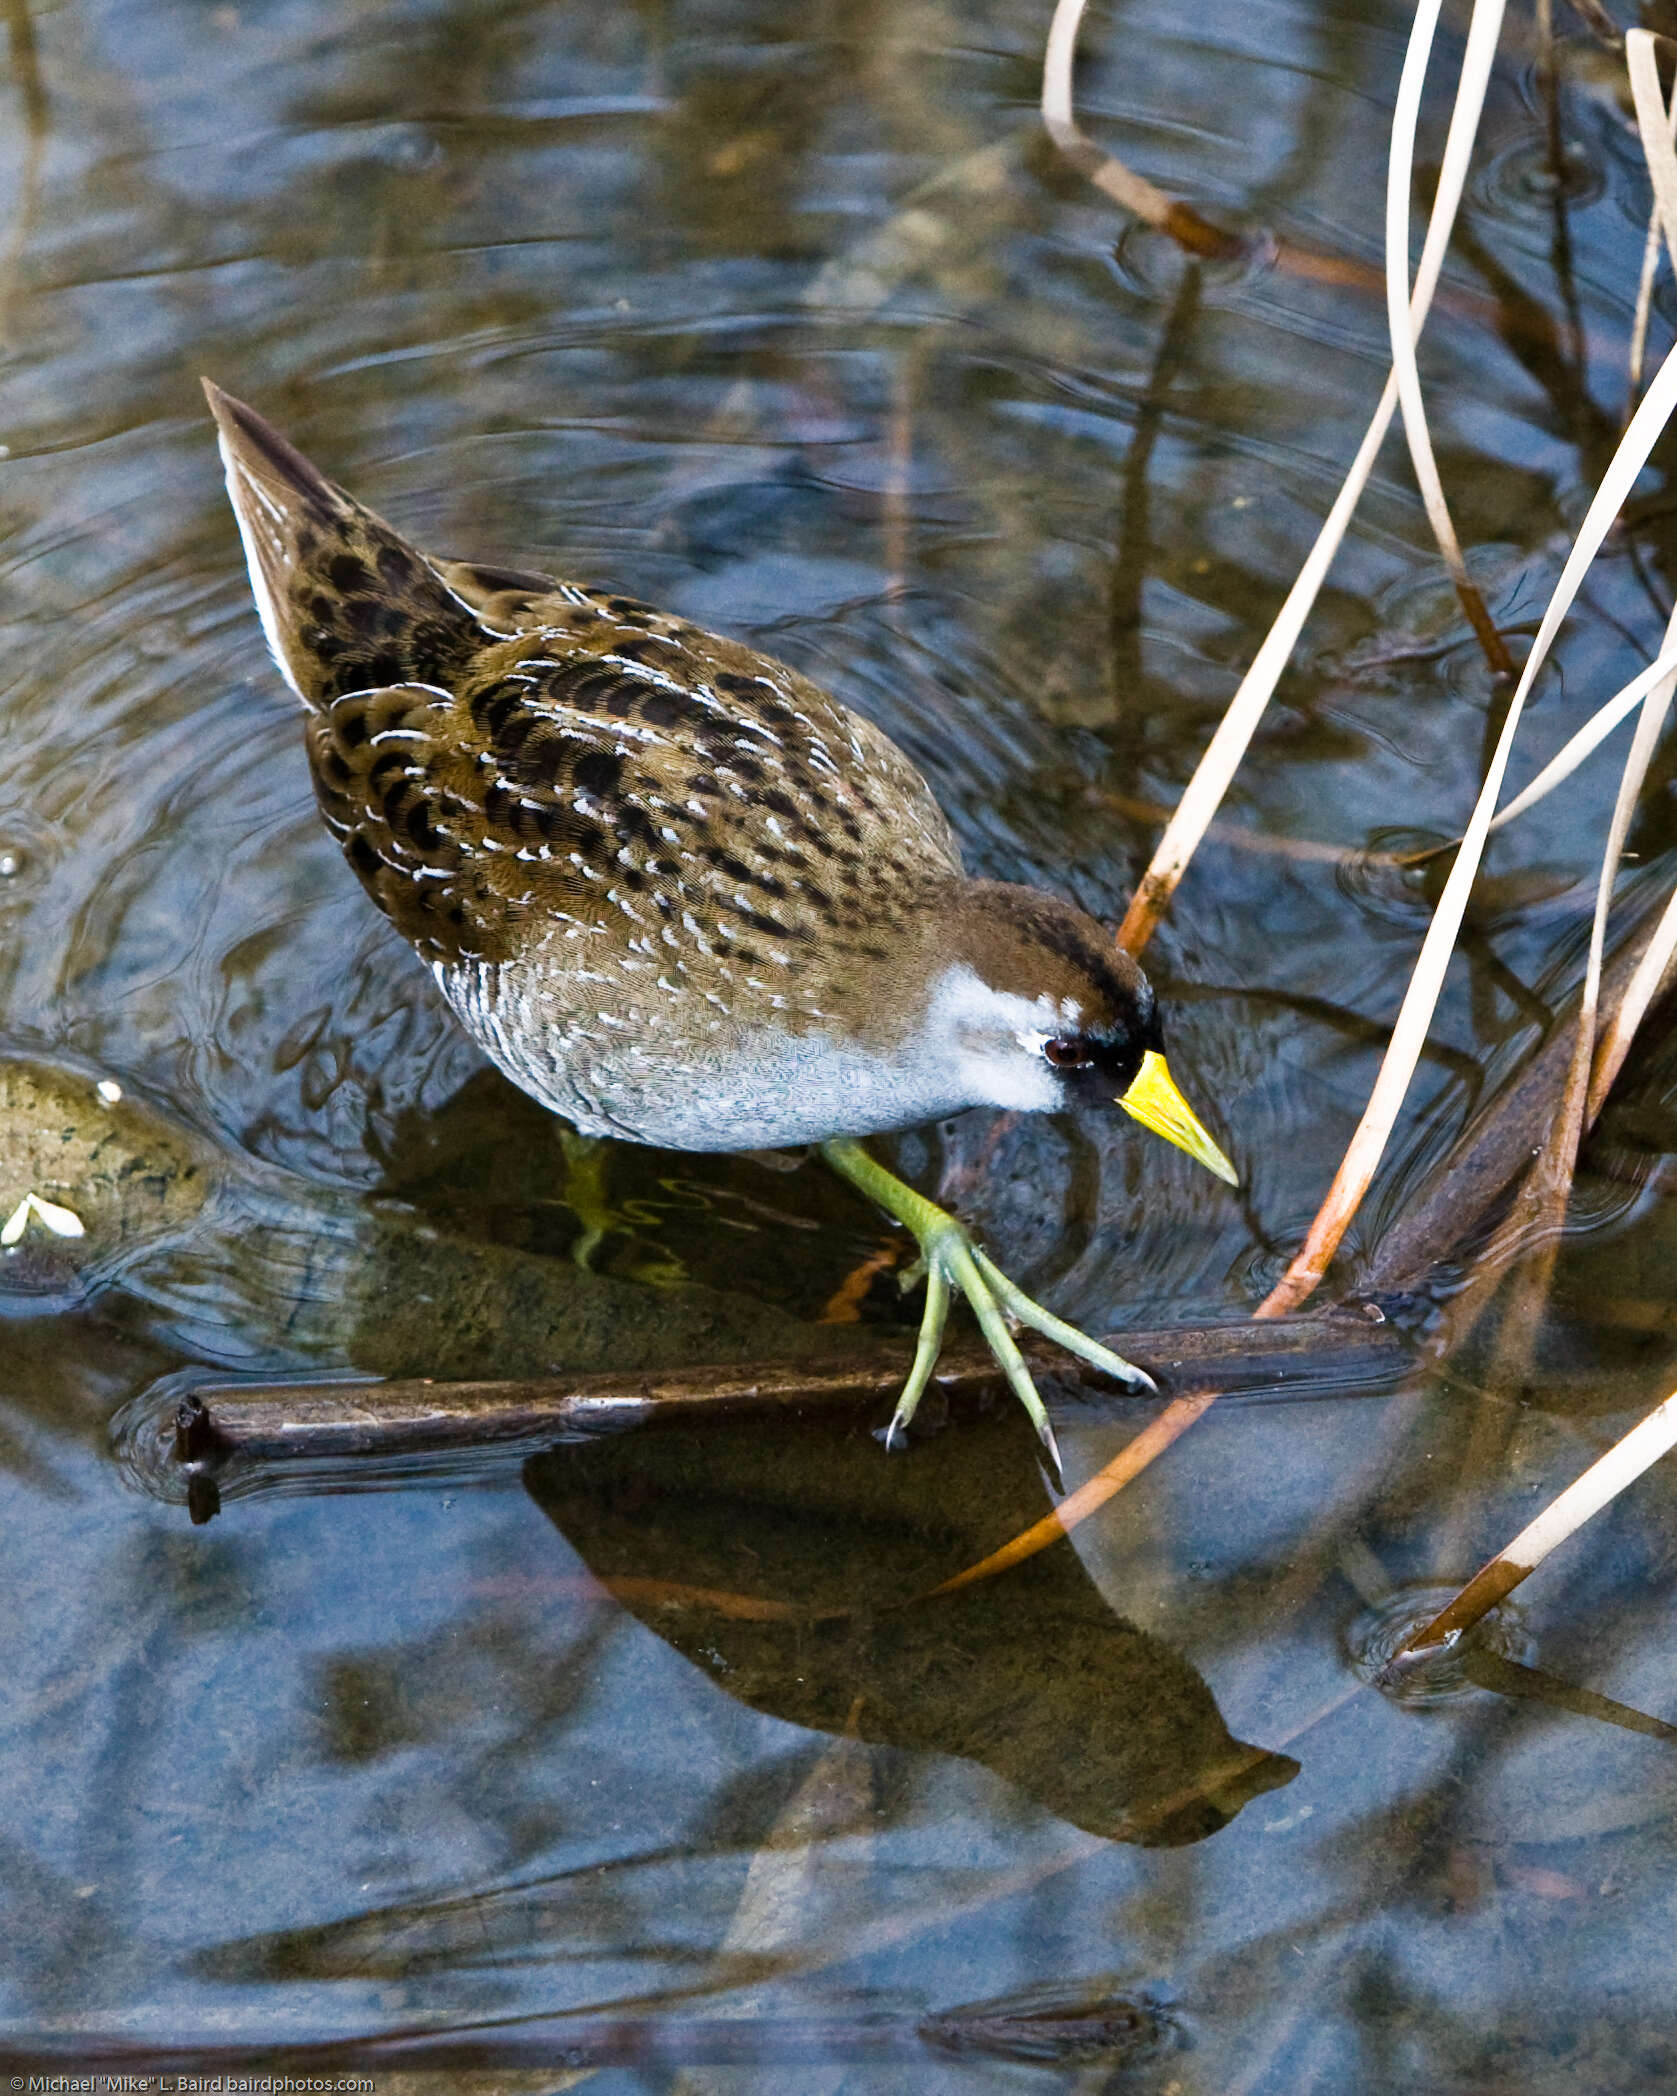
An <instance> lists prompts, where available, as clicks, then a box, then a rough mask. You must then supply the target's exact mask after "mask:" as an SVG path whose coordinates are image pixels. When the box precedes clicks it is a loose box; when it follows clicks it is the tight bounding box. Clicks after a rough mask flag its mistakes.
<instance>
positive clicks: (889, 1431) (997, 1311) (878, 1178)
mask: <svg viewBox="0 0 1677 2096" xmlns="http://www.w3.org/2000/svg"><path fill="white" fill-rule="evenodd" d="M821 1148H822V1152H823V1154H824V1155H825V1157H826V1159H827V1161H828V1163H829V1164H831V1165H832V1166H833V1168H834V1169H835V1170H836V1171H838V1172H842V1173H843V1175H844V1176H845V1178H847V1179H849V1180H850V1181H852V1182H853V1184H855V1185H856V1186H859V1187H860V1188H861V1190H862V1191H863V1193H865V1194H867V1195H868V1196H869V1197H870V1199H872V1200H874V1201H877V1202H878V1203H879V1205H880V1207H881V1208H883V1209H884V1210H885V1212H886V1214H887V1215H892V1216H895V1217H896V1219H897V1220H898V1222H900V1223H903V1224H905V1225H906V1226H907V1227H908V1228H909V1229H910V1230H912V1231H913V1233H914V1235H915V1238H916V1240H917V1241H918V1243H919V1246H920V1262H919V1264H920V1265H921V1267H922V1268H923V1269H924V1272H925V1276H926V1307H925V1310H924V1312H923V1313H922V1315H921V1319H920V1337H919V1340H918V1342H917V1344H916V1346H915V1349H914V1365H913V1366H912V1367H911V1368H910V1370H909V1372H908V1380H907V1381H906V1382H905V1383H904V1384H903V1389H902V1395H901V1396H900V1397H899V1398H898V1400H897V1409H896V1411H895V1412H893V1413H892V1415H891V1424H890V1425H889V1426H888V1427H887V1428H886V1429H885V1446H886V1447H887V1448H888V1449H894V1448H896V1447H898V1446H899V1445H900V1444H901V1442H902V1441H903V1440H904V1439H905V1438H906V1433H907V1428H908V1424H909V1422H910V1420H912V1419H913V1417H914V1413H915V1408H916V1406H918V1404H919V1402H920V1399H921V1396H922V1394H923V1393H924V1391H925V1388H926V1385H927V1384H928V1383H929V1382H930V1381H931V1377H932V1370H933V1369H934V1368H935V1367H936V1365H937V1357H938V1352H939V1349H940V1348H941V1347H942V1345H943V1329H944V1326H945V1324H946V1323H947V1321H948V1317H949V1297H950V1291H951V1289H957V1288H958V1289H959V1290H960V1292H961V1293H962V1295H964V1296H965V1297H966V1299H967V1301H968V1302H969V1303H970V1304H971V1305H972V1310H973V1315H974V1316H975V1317H976V1318H977V1319H978V1325H979V1329H980V1331H982V1332H983V1334H984V1337H985V1338H986V1340H988V1341H989V1345H990V1351H991V1352H992V1353H993V1354H994V1355H995V1357H996V1360H997V1363H998V1365H999V1366H1000V1368H1001V1371H1002V1373H1003V1374H1004V1375H1005V1376H1006V1378H1007V1381H1008V1386H1009V1388H1010V1389H1011V1390H1012V1392H1013V1394H1014V1396H1015V1397H1017V1398H1018V1400H1019V1402H1020V1403H1021V1404H1022V1405H1023V1406H1024V1408H1025V1411H1026V1413H1027V1414H1028V1416H1029V1418H1030V1421H1031V1424H1032V1425H1033V1426H1034V1427H1035V1428H1036V1431H1037V1437H1038V1439H1039V1440H1040V1441H1041V1443H1042V1446H1043V1449H1044V1451H1045V1452H1046V1454H1047V1457H1048V1460H1049V1462H1050V1463H1051V1464H1052V1465H1053V1467H1054V1474H1055V1476H1056V1478H1058V1477H1059V1476H1060V1474H1061V1473H1060V1451H1059V1447H1058V1445H1057V1444H1056V1442H1055V1439H1054V1429H1053V1427H1052V1425H1051V1424H1050V1423H1049V1418H1048V1413H1047V1410H1046V1408H1045V1407H1044V1405H1043V1402H1042V1399H1041V1397H1040V1396H1038V1394H1037V1387H1036V1384H1035V1383H1034V1382H1033V1381H1032V1380H1031V1372H1030V1370H1029V1368H1027V1367H1026V1365H1025V1358H1024V1356H1023V1355H1022V1354H1021V1353H1020V1351H1019V1347H1018V1344H1017V1342H1016V1341H1015V1339H1014V1337H1013V1333H1012V1332H1011V1330H1010V1329H1009V1326H1010V1324H1013V1323H1017V1324H1021V1325H1029V1326H1030V1327H1031V1328H1032V1329H1033V1330H1035V1331H1038V1332H1041V1333H1042V1334H1043V1335H1044V1336H1045V1337H1046V1338H1049V1339H1052V1340H1054V1341H1055V1342H1056V1344H1058V1345H1060V1346H1063V1347H1064V1348H1065V1349H1066V1350H1067V1352H1068V1353H1073V1354H1076V1355H1078V1356H1079V1358H1080V1359H1082V1360H1085V1361H1088V1362H1090V1363H1092V1364H1093V1366H1094V1367H1096V1368H1099V1369H1101V1370H1102V1371H1103V1372H1104V1373H1105V1374H1107V1375H1110V1376H1115V1377H1117V1379H1118V1380H1119V1381H1120V1382H1124V1383H1128V1384H1130V1385H1131V1387H1132V1388H1136V1389H1142V1390H1152V1389H1154V1388H1155V1385H1154V1382H1153V1378H1152V1377H1151V1376H1150V1375H1148V1374H1146V1373H1145V1371H1143V1370H1142V1369H1139V1368H1137V1367H1136V1366H1135V1365H1134V1364H1133V1363H1132V1362H1129V1361H1126V1360H1124V1359H1123V1357H1122V1356H1121V1355H1118V1354H1115V1353H1113V1352H1112V1350H1111V1348H1110V1347H1104V1346H1102V1345H1101V1343H1100V1342H1099V1340H1096V1339H1091V1338H1090V1337H1089V1336H1088V1334H1087V1333H1086V1332H1080V1331H1079V1330H1078V1329H1077V1327H1076V1326H1075V1325H1068V1324H1067V1323H1066V1321H1065V1319H1064V1318H1060V1317H1056V1316H1055V1315H1054V1313H1053V1312H1052V1311H1051V1310H1045V1309H1044V1308H1043V1307H1042V1305H1041V1304H1040V1303H1038V1302H1034V1301H1033V1300H1032V1298H1031V1297H1030V1296H1028V1295H1027V1294H1026V1293H1025V1291H1024V1290H1023V1289H1022V1288H1021V1287H1019V1286H1018V1284H1017V1283H1016V1282H1013V1281H1010V1280H1009V1279H1008V1277H1007V1276H1006V1274H1004V1273H1003V1272H1002V1270H1001V1269H1000V1267H998V1266H997V1265H996V1264H995V1262H994V1261H993V1260H991V1259H989V1258H987V1257H986V1256H985V1255H984V1253H983V1252H981V1251H980V1250H979V1249H978V1247H977V1246H976V1245H975V1244H974V1243H973V1241H972V1239H971V1237H970V1236H969V1235H968V1234H967V1232H966V1231H965V1230H964V1229H963V1228H962V1227H961V1225H960V1224H959V1223H958V1222H957V1221H956V1220H955V1218H954V1217H953V1216H952V1215H949V1214H948V1213H946V1211H945V1210H943V1209H941V1208H939V1207H937V1206H935V1205H934V1204H933V1203H932V1202H930V1201H928V1200H927V1199H926V1198H925V1196H924V1195H923V1194H917V1193H916V1192H915V1191H914V1189H913V1187H911V1186H905V1185H904V1184H903V1182H902V1180H900V1179H899V1178H897V1176H896V1175H895V1173H892V1172H888V1171H887V1170H886V1169H885V1167H884V1166H883V1165H881V1164H876V1163H875V1162H874V1160H873V1159H872V1158H871V1157H870V1156H869V1155H868V1153H867V1152H866V1151H865V1150H864V1149H863V1148H862V1146H861V1144H860V1143H858V1142H854V1141H852V1140H851V1139H850V1138H849V1137H845V1136H835V1137H834V1138H833V1139H832V1141H830V1142H826V1143H823V1144H822V1145H821Z"/></svg>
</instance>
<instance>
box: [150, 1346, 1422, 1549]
mask: <svg viewBox="0 0 1677 2096" xmlns="http://www.w3.org/2000/svg"><path fill="white" fill-rule="evenodd" d="M1123 1344H1124V1346H1125V1347H1126V1348H1127V1349H1128V1351H1129V1352H1130V1354H1131V1355H1132V1356H1134V1357H1136V1358H1138V1359H1139V1360H1141V1361H1143V1362H1145V1363H1146V1364H1147V1366H1148V1368H1149V1369H1150V1370H1151V1371H1152V1372H1153V1373H1154V1375H1155V1376H1156V1377H1157V1378H1158V1379H1159V1380H1160V1381H1162V1382H1165V1381H1170V1380H1178V1381H1180V1380H1183V1379H1184V1378H1191V1379H1193V1380H1195V1381H1200V1382H1205V1381H1209V1382H1211V1383H1212V1384H1214V1385H1215V1386H1216V1387H1217V1388H1218V1389H1229V1388H1233V1387H1235V1386H1239V1387H1241V1388H1242V1389H1243V1390H1245V1391H1246V1392H1248V1393H1255V1392H1260V1391H1261V1390H1262V1389H1263V1387H1264V1386H1265V1385H1266V1384H1281V1383H1283V1382H1286V1383H1287V1384H1288V1385H1289V1387H1291V1386H1292V1384H1293V1382H1294V1381H1295V1379H1296V1378H1297V1377H1298V1375H1299V1374H1300V1373H1301V1372H1308V1371H1311V1370H1317V1371H1319V1372H1321V1373H1331V1374H1333V1375H1334V1376H1336V1377H1337V1378H1340V1379H1343V1378H1345V1377H1347V1376H1352V1375H1357V1374H1363V1373H1368V1372H1371V1371H1373V1372H1378V1371H1379V1370H1380V1369H1382V1368H1384V1367H1396V1366H1397V1365H1398V1364H1399V1363H1400V1362H1401V1360H1402V1358H1403V1353H1404V1343H1403V1342H1402V1341H1401V1340H1400V1339H1399V1337H1398V1335H1397V1334H1396V1333H1395V1331H1394V1330H1393V1329H1392V1328H1391V1327H1390V1326H1389V1325H1386V1324H1384V1323H1382V1322H1381V1321H1380V1320H1379V1317H1378V1313H1376V1314H1375V1315H1374V1316H1373V1317H1372V1318H1365V1317H1360V1316H1354V1315H1351V1316H1343V1317H1301V1318H1292V1319H1288V1320H1283V1321H1280V1322H1277V1323H1275V1324H1273V1325H1270V1326H1267V1327H1266V1326H1252V1325H1247V1324H1221V1325H1185V1326H1166V1327H1163V1328H1161V1329H1158V1330H1153V1331H1129V1332H1125V1333H1124V1334H1123ZM1025 1351H1026V1353H1027V1354H1028V1355H1032V1356H1033V1359H1034V1361H1035V1362H1036V1363H1038V1364H1040V1366H1041V1367H1042V1369H1043V1370H1044V1372H1052V1373H1054V1374H1056V1375H1059V1376H1061V1377H1065V1376H1067V1375H1068V1374H1076V1375H1077V1376H1078V1377H1079V1378H1080V1379H1082V1378H1086V1377H1090V1376H1091V1374H1092V1372H1091V1371H1089V1370H1088V1369H1085V1368H1082V1367H1081V1366H1080V1365H1079V1364H1078V1363H1076V1362H1075V1360H1073V1359H1072V1358H1071V1357H1068V1356H1066V1355H1064V1354H1060V1353H1058V1352H1057V1351H1055V1350H1054V1349H1051V1348H1048V1347H1046V1346H1044V1347H1041V1348H1039V1349H1033V1348H1032V1347H1031V1346H1029V1345H1026V1348H1025ZM905 1358H906V1353H905V1349H904V1347H903V1345H902V1344H901V1343H900V1342H897V1341H882V1342H881V1343H880V1344H879V1345H878V1346H876V1347H872V1348H869V1349H867V1350H865V1351H861V1352H858V1353H856V1354H850V1355H846V1356H845V1357H844V1358H843V1359H842V1360H839V1361H835V1362H821V1363H809V1362H792V1361H775V1362H764V1363H757V1364H752V1363H743V1364H741V1363H735V1364H730V1365H727V1366H722V1367H712V1368H692V1369H686V1370H682V1371H680V1372H679V1373H669V1374H628V1375H585V1376H569V1377H567V1376H536V1377H530V1378H528V1379H527V1380H523V1381H496V1382H481V1383H442V1382H430V1381H425V1380H406V1381H392V1382H383V1383H374V1382H368V1383H347V1382H337V1383H331V1382H315V1383H284V1384H274V1383H270V1384H248V1383H247V1384H242V1385H241V1384H236V1383H235V1384H228V1383H221V1384H212V1383H205V1384H201V1385H198V1386H196V1387H194V1388H191V1389H189V1390H186V1391H184V1392H183V1391H182V1390H181V1389H180V1388H179V1386H178V1384H177V1385H176V1386H175V1388H174V1389H173V1392H172V1400H173V1401H172V1402H171V1403H166V1404H164V1405H163V1406H162V1407H161V1408H160V1411H159V1412H158V1413H157V1414H153V1415H151V1416H150V1419H149V1422H148V1423H147V1424H146V1425H145V1426H143V1427H142V1428H141V1429H140V1430H139V1432H138V1433H137V1435H136V1436H135V1438H134V1440H133V1441H132V1442H131V1443H130V1446H129V1450H128V1454H129V1456H130V1459H131V1461H132V1465H133V1468H134V1469H135V1471H136V1473H137V1474H138V1475H139V1476H140V1477H141V1478H142V1479H143V1480H144V1481H145V1482H147V1483H148V1484H151V1485H152V1486H154V1488H158V1489H164V1490H167V1489H169V1480H170V1479H171V1478H172V1479H173V1480H174V1489H176V1490H178V1488H179V1481H180V1479H181V1477H182V1476H183V1475H184V1476H185V1477H186V1478H187V1480H188V1483H189V1494H190V1493H191V1491H192V1486H193V1482H194V1481H196V1483H197V1491H196V1496H195V1497H189V1504H190V1505H191V1506H192V1509H193V1513H194V1518H200V1519H206V1520H207V1519H208V1518H209V1516H210V1515H211V1514H213V1513H214V1512H215V1511H216V1507H217V1505H219V1501H220V1494H221V1489H222V1487H226V1488H227V1489H229V1490H233V1491H238V1490H241V1489H245V1488H254V1487H255V1486H256V1484H258V1483H259V1482H260V1473H261V1472H262V1471H263V1470H264V1469H265V1468H268V1467H271V1466H276V1465H286V1464H289V1463H291V1462H294V1461H307V1462H315V1463H319V1462H330V1461H343V1460H345V1459H356V1460H357V1461H366V1460H369V1459H370V1460H372V1461H373V1462H375V1463H376V1461H377V1460H378V1459H380V1458H384V1459H387V1460H395V1461H400V1460H402V1459H404V1458H411V1457H419V1456H436V1455H441V1454H446V1453H448V1452H450V1451H467V1450H470V1451H477V1452H479V1453H483V1454H487V1453H489V1452H492V1451H493V1450H495V1449H496V1448H501V1449H505V1450H507V1451H509V1452H511V1453H513V1454H515V1455H524V1454H527V1453H528V1452H529V1451H530V1450H531V1449H532V1448H539V1447H542V1446H545V1445H550V1444H552V1443H553V1442H554V1441H558V1440H568V1439H577V1438H581V1437H584V1436H587V1435H591V1434H598V1433H614V1432H618V1431H621V1430H622V1429H624V1428H627V1427H636V1426H645V1425H649V1424H659V1425H668V1424H674V1423H677V1422H686V1421H691V1420H696V1419H709V1418H717V1417H732V1416H736V1415H738V1414H740V1413H749V1412H757V1411H770V1412H796V1411H802V1410H807V1409H812V1408H828V1407H833V1406H842V1407H844V1408H846V1409H852V1410H864V1411H865V1410H870V1409H878V1408H880V1407H882V1406H887V1405H889V1404H890V1402H891V1401H892V1400H893V1399H894V1398H895V1396H896V1393H897V1391H898V1390H899V1389H900V1388H901V1385H902V1378H903V1366H904V1361H905ZM1000 1382H1001V1371H1000V1370H999V1369H998V1367H997V1365H996V1362H995V1360H994V1358H993V1356H992V1355H991V1354H990V1353H989V1351H988V1349H987V1348H983V1347H979V1346H971V1345H969V1346H960V1347H951V1348H950V1349H948V1351H947V1352H946V1353H945V1355H944V1356H943V1358H942V1360H941V1361H940V1363H939V1366H938V1369H937V1373H936V1376H935V1383H936V1386H937V1387H938V1388H939V1389H941V1390H942V1391H943V1392H944V1393H945V1395H946V1396H950V1397H954V1398H966V1397H975V1396H978V1395H980V1394H981V1393H984V1392H987V1391H990V1390H993V1389H996V1388H997V1387H999V1385H1000Z"/></svg>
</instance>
